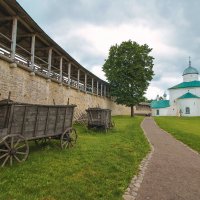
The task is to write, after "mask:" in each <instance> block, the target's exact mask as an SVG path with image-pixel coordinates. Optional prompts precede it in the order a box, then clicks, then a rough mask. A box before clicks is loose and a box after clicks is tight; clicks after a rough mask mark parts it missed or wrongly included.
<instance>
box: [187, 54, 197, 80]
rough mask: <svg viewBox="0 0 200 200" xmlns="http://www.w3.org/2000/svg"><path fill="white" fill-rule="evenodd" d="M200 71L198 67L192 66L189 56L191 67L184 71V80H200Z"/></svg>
mask: <svg viewBox="0 0 200 200" xmlns="http://www.w3.org/2000/svg"><path fill="white" fill-rule="evenodd" d="M198 80H199V72H198V70H197V69H196V68H194V67H192V66H191V61H190V57H189V67H187V68H186V69H185V70H184V72H183V82H190V81H198Z"/></svg>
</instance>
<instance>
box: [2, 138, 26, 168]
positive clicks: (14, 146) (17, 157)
mask: <svg viewBox="0 0 200 200" xmlns="http://www.w3.org/2000/svg"><path fill="white" fill-rule="evenodd" d="M28 154H29V145H28V142H27V140H26V139H25V138H24V137H23V136H22V135H17V134H11V135H7V136H5V137H3V138H2V139H1V141H0V166H1V167H4V166H5V165H6V164H10V166H12V164H13V161H17V162H23V161H25V160H26V159H27V157H28Z"/></svg>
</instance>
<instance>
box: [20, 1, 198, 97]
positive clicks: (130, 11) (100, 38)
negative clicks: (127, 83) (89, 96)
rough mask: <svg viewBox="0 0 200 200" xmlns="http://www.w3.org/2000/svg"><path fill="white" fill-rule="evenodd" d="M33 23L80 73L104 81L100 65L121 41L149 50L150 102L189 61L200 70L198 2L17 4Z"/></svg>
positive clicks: (175, 79)
mask: <svg viewBox="0 0 200 200" xmlns="http://www.w3.org/2000/svg"><path fill="white" fill-rule="evenodd" d="M18 1H19V3H21V4H22V6H23V7H24V8H25V10H27V12H28V13H29V14H30V15H31V16H32V17H33V19H34V20H35V21H36V22H37V23H38V24H39V25H40V26H41V27H42V28H43V29H44V31H45V32H47V34H48V35H50V37H52V38H53V39H54V40H55V41H56V42H57V43H58V44H59V45H61V46H62V47H63V48H64V49H65V50H66V51H67V52H68V53H69V54H70V55H72V57H74V58H75V59H76V60H77V61H78V62H79V63H80V64H82V65H83V66H84V67H85V68H87V69H89V70H91V71H92V72H93V73H94V74H96V75H97V76H99V77H100V78H102V79H104V80H105V77H104V74H103V72H102V70H101V66H102V65H103V63H104V60H105V58H106V57H107V55H108V51H109V48H110V46H111V45H114V44H116V43H118V44H119V43H121V42H122V41H125V40H129V39H131V40H134V41H136V42H138V43H140V44H144V43H147V44H148V45H149V46H150V47H151V48H153V51H152V55H153V56H154V57H155V60H154V64H155V65H154V73H155V76H154V79H153V80H152V82H151V84H150V87H149V88H148V91H147V96H148V97H149V98H152V97H153V96H156V95H157V94H156V93H159V94H160V95H162V94H163V91H165V90H167V88H168V87H171V86H173V84H178V83H179V82H181V81H182V72H183V71H184V69H185V68H186V67H187V66H188V57H189V56H191V57H192V66H194V67H196V68H197V69H198V70H200V56H199V52H200V36H199V35H200V26H199V7H200V1H198V0H193V1H188V0H181V1H173V0H166V1H160V0H149V1H146V0H140V1H137V0H126V1H122V0H115V1H113V0H107V1H105V0H104V1H103V0H95V1H93V0H59V2H58V1H56V0H51V1H48V0H43V1H40V0H35V1H34V2H32V3H31V4H30V2H28V1H27V0H18Z"/></svg>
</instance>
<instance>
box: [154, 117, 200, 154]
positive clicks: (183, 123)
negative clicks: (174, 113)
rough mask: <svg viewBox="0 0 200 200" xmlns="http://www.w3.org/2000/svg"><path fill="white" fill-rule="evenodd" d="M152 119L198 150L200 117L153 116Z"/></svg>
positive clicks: (199, 146)
mask: <svg viewBox="0 0 200 200" xmlns="http://www.w3.org/2000/svg"><path fill="white" fill-rule="evenodd" d="M154 119H155V121H156V123H157V124H158V125H159V126H160V127H161V128H162V129H164V130H166V131H167V132H169V133H171V134H172V135H173V136H174V137H175V138H176V139H178V140H181V141H182V142H183V143H185V144H187V145H188V146H190V147H191V148H193V149H194V150H196V151H198V152H200V117H155V118H154Z"/></svg>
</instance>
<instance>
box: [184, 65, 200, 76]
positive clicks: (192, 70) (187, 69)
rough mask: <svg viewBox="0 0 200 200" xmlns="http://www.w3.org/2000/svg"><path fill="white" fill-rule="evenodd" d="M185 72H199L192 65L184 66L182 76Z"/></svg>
mask: <svg viewBox="0 0 200 200" xmlns="http://www.w3.org/2000/svg"><path fill="white" fill-rule="evenodd" d="M186 74H199V72H198V71H197V69H195V68H194V67H191V66H189V67H188V68H186V69H185V70H184V72H183V76H184V75H186Z"/></svg>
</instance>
